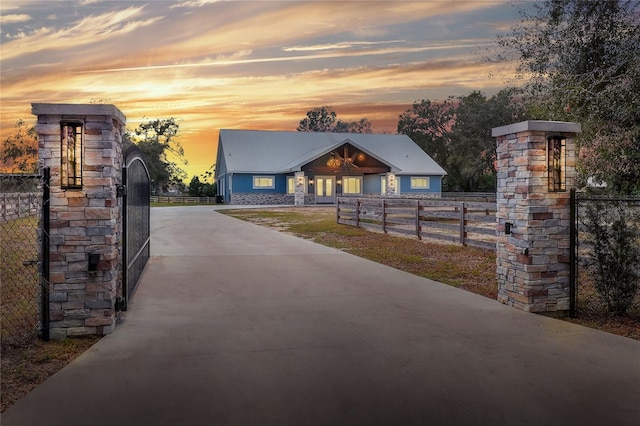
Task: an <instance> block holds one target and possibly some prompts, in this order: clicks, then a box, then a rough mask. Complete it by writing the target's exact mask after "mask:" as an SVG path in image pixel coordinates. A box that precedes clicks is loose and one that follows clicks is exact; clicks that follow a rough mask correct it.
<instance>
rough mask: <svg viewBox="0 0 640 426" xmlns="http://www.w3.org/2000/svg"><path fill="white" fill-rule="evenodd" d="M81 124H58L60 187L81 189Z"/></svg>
mask: <svg viewBox="0 0 640 426" xmlns="http://www.w3.org/2000/svg"><path fill="white" fill-rule="evenodd" d="M82 136H83V134H82V123H78V122H61V123H60V186H61V187H62V188H64V189H76V188H82V163H83V150H82V142H83V141H82Z"/></svg>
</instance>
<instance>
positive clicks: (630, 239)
mask: <svg viewBox="0 0 640 426" xmlns="http://www.w3.org/2000/svg"><path fill="white" fill-rule="evenodd" d="M629 207H630V206H629V205H628V204H627V203H625V202H623V201H618V200H598V201H594V202H591V203H590V204H589V205H588V206H587V210H586V213H587V221H586V223H585V228H586V231H587V233H588V234H589V238H588V241H589V243H590V246H591V248H592V252H593V257H592V258H591V260H590V261H589V264H588V268H589V271H590V272H591V274H592V275H593V278H594V281H595V286H596V290H597V291H598V293H599V294H600V296H601V297H602V298H603V299H604V301H605V302H606V304H607V309H608V310H609V312H613V313H616V314H624V313H625V312H626V311H627V309H629V307H630V306H631V305H632V303H633V300H634V298H635V296H636V293H637V292H638V280H639V278H640V214H638V211H637V210H636V211H634V210H633V209H631V208H629Z"/></svg>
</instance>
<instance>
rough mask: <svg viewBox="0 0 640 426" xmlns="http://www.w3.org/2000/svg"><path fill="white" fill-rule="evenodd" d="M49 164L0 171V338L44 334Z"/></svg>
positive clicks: (25, 339)
mask: <svg viewBox="0 0 640 426" xmlns="http://www.w3.org/2000/svg"><path fill="white" fill-rule="evenodd" d="M49 176H50V174H49V168H48V167H47V168H45V169H44V170H43V175H42V176H41V175H24V174H23V175H2V176H1V177H0V201H1V202H0V304H1V306H0V334H1V338H0V340H1V344H2V345H3V346H4V345H24V344H30V343H31V342H33V340H35V339H36V338H37V337H38V335H39V334H40V336H41V337H42V338H43V339H44V340H48V339H49V284H48V283H49Z"/></svg>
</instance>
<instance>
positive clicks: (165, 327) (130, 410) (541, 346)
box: [2, 207, 640, 426]
mask: <svg viewBox="0 0 640 426" xmlns="http://www.w3.org/2000/svg"><path fill="white" fill-rule="evenodd" d="M152 228H153V230H152V233H153V238H152V252H153V256H154V257H153V258H152V259H151V261H150V264H149V266H148V268H147V270H146V271H145V274H144V276H143V280H142V282H141V284H140V286H139V289H138V292H137V294H136V296H135V298H134V300H133V302H132V303H131V309H130V311H129V312H128V313H127V314H126V320H125V322H124V323H123V324H120V325H119V326H118V328H117V329H116V331H115V333H113V334H112V335H109V336H107V337H105V338H104V339H102V340H101V341H99V342H98V343H97V344H96V345H95V346H94V347H93V348H92V349H90V350H89V351H88V352H86V353H85V354H83V355H82V356H81V357H79V358H78V359H77V360H76V361H74V362H73V363H71V364H70V365H69V366H67V367H66V368H65V369H63V370H62V371H61V372H60V373H58V374H56V375H54V376H53V377H51V378H50V379H49V380H47V381H46V382H45V383H44V384H42V385H41V386H39V387H38V388H36V389H35V390H34V391H33V392H31V393H30V394H29V395H28V396H27V397H25V398H24V399H23V400H21V401H19V402H18V403H17V404H16V405H15V406H14V407H12V408H11V409H9V410H8V411H7V412H6V413H5V414H3V415H2V425H3V426H12V425H476V424H487V425H526V424H529V425H625V424H628V425H632V424H633V425H637V424H638V421H639V419H640V342H637V341H633V340H630V339H625V338H622V337H617V336H613V335H610V334H606V333H602V332H598V331H594V330H590V329H587V328H583V327H580V326H576V325H572V324H569V323H566V322H563V321H557V320H553V319H549V318H545V317H542V316H537V315H533V314H527V313H523V312H520V311H518V310H515V309H513V308H509V307H506V306H503V305H500V304H499V303H497V302H495V301H493V300H489V299H486V298H483V297H480V296H476V295H473V294H470V293H467V292H464V291H461V290H457V289H455V288H452V287H448V286H445V285H442V284H439V283H436V282H433V281H429V280H426V279H422V278H419V277H416V276H413V275H410V274H407V273H404V272H401V271H398V270H395V269H392V268H389V267H386V266H381V265H378V264H376V263H373V262H370V261H367V260H363V259H360V258H357V257H353V256H351V255H348V254H345V253H342V252H340V251H337V250H333V249H329V248H325V247H322V246H319V245H316V244H313V243H311V242H308V241H304V240H301V239H298V238H295V237H292V236H288V235H285V234H282V233H278V232H276V231H273V230H270V229H266V228H262V227H258V226H255V225H252V224H248V223H245V222H241V221H238V220H235V219H232V218H228V217H226V216H224V215H221V214H219V213H216V212H214V210H213V208H212V207H186V208H181V207H170V208H155V209H153V210H152Z"/></svg>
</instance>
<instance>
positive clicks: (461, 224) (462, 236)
mask: <svg viewBox="0 0 640 426" xmlns="http://www.w3.org/2000/svg"><path fill="white" fill-rule="evenodd" d="M459 208H460V244H462V245H465V244H464V237H465V235H464V234H465V232H464V201H462V202H461V203H460V207H459Z"/></svg>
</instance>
